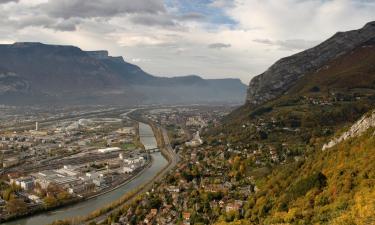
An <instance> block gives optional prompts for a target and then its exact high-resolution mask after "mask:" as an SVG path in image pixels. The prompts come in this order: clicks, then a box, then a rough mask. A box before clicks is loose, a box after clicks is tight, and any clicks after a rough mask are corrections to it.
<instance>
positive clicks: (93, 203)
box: [4, 123, 168, 225]
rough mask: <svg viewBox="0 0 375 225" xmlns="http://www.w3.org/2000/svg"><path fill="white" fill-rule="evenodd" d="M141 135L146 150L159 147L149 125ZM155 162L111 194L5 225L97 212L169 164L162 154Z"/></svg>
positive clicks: (31, 224) (36, 224)
mask: <svg viewBox="0 0 375 225" xmlns="http://www.w3.org/2000/svg"><path fill="white" fill-rule="evenodd" d="M139 135H140V139H141V142H142V144H143V145H144V146H145V148H146V149H153V148H156V147H157V143H156V139H155V136H154V134H153V132H152V129H151V127H150V126H149V125H147V124H144V123H140V124H139ZM152 157H153V162H152V165H151V167H149V168H147V169H146V170H145V171H144V172H143V173H142V174H141V175H140V176H138V177H136V178H135V179H134V180H132V181H131V182H129V183H127V184H125V185H123V186H121V187H120V188H118V189H116V190H114V191H111V192H109V193H106V194H103V195H100V196H98V197H95V198H92V199H89V200H87V201H83V202H80V203H77V204H74V205H71V206H67V207H63V208H59V209H56V210H53V211H50V212H46V213H42V214H37V215H34V216H30V217H26V218H22V219H19V220H14V221H10V222H6V223H4V224H5V225H42V224H50V223H52V222H53V221H55V220H63V219H68V218H72V217H76V216H85V215H87V214H89V213H90V212H92V211H95V210H97V209H99V208H102V207H103V206H105V205H107V204H109V203H111V202H113V201H115V200H117V199H119V198H120V197H121V196H123V195H124V194H126V193H128V192H130V191H131V190H134V188H136V187H138V186H140V185H142V184H144V183H146V182H148V181H150V180H151V179H152V178H153V177H154V176H155V175H156V174H157V173H158V172H159V171H160V170H162V169H163V168H164V167H165V166H166V165H167V164H168V162H167V160H166V159H165V158H164V157H163V156H162V155H161V153H160V152H157V153H153V154H152Z"/></svg>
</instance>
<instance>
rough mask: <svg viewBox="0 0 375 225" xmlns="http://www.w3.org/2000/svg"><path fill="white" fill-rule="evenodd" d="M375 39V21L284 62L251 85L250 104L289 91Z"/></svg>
mask: <svg viewBox="0 0 375 225" xmlns="http://www.w3.org/2000/svg"><path fill="white" fill-rule="evenodd" d="M373 38H375V21H373V22H370V23H368V24H366V25H365V26H364V27H363V28H362V29H359V30H353V31H348V32H339V33H336V34H335V35H334V36H333V37H331V38H330V39H328V40H326V41H325V42H323V43H321V44H320V45H318V46H316V47H314V48H311V49H308V50H306V51H303V52H300V53H297V54H295V55H292V56H290V57H286V58H283V59H280V60H279V61H277V62H276V63H275V64H273V65H272V66H271V67H270V68H269V69H268V70H267V71H265V72H264V73H262V74H260V75H258V76H256V77H254V78H253V79H252V80H251V81H250V84H249V88H248V93H247V98H246V100H247V103H248V104H251V105H259V104H262V103H264V102H266V101H268V100H271V99H274V98H276V97H278V96H280V95H281V94H283V93H285V92H287V91H288V90H289V89H290V88H291V87H292V86H293V85H295V84H296V82H297V81H298V80H299V79H300V78H301V77H303V76H304V75H306V74H309V73H312V72H314V71H317V70H319V69H320V68H322V67H323V66H324V65H326V64H327V63H328V62H329V61H331V60H333V59H335V58H337V57H339V56H341V55H343V54H345V53H349V52H350V51H352V50H353V49H354V48H356V47H358V46H361V45H363V44H364V43H366V42H367V41H369V40H371V39H373Z"/></svg>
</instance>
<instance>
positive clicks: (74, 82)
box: [0, 42, 246, 105]
mask: <svg viewBox="0 0 375 225" xmlns="http://www.w3.org/2000/svg"><path fill="white" fill-rule="evenodd" d="M0 75H1V76H0V104H4V103H5V104H43V103H62V104H121V105H134V104H158V103H167V104H183V103H208V102H235V103H240V102H243V99H244V97H243V96H244V95H245V93H246V86H245V85H244V84H242V83H241V81H240V80H238V79H222V80H205V79H202V78H201V77H199V76H184V77H176V78H165V77H156V76H153V75H150V74H148V73H146V72H144V71H143V70H142V69H141V68H140V67H138V66H136V65H133V64H130V63H128V62H126V61H124V59H123V58H122V57H112V56H109V55H108V52H107V51H88V52H86V51H83V50H81V49H79V48H77V47H74V46H60V45H46V44H42V43H32V42H21V43H15V44H12V45H0Z"/></svg>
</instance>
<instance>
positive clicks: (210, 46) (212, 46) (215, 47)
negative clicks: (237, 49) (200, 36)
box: [208, 43, 232, 50]
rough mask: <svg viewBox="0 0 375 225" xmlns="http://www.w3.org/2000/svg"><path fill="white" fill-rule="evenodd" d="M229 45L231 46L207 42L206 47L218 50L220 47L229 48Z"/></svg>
mask: <svg viewBox="0 0 375 225" xmlns="http://www.w3.org/2000/svg"><path fill="white" fill-rule="evenodd" d="M231 46H232V45H231V44H224V43H213V44H209V45H208V48H211V49H219V50H220V49H223V48H230V47H231Z"/></svg>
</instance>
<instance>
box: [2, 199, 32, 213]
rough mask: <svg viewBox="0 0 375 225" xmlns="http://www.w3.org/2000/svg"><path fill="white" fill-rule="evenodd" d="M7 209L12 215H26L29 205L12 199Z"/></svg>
mask: <svg viewBox="0 0 375 225" xmlns="http://www.w3.org/2000/svg"><path fill="white" fill-rule="evenodd" d="M6 209H7V211H8V212H9V213H10V214H18V215H20V214H24V213H25V212H26V211H27V205H26V203H25V202H24V201H22V200H21V199H11V200H9V201H8V202H7V204H6Z"/></svg>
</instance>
